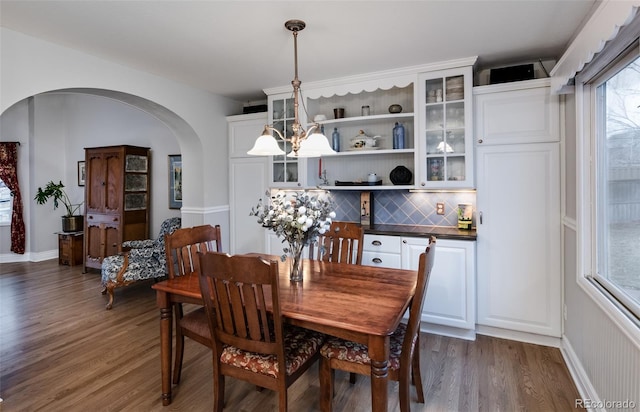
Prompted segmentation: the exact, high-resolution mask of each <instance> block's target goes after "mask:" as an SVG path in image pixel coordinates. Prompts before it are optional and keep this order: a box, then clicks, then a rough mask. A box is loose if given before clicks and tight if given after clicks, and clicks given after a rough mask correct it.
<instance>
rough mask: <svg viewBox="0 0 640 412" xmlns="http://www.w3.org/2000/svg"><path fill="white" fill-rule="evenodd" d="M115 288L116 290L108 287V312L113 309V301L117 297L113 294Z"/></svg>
mask: <svg viewBox="0 0 640 412" xmlns="http://www.w3.org/2000/svg"><path fill="white" fill-rule="evenodd" d="M114 288H115V287H114V286H107V287H106V290H107V294H108V295H109V302H107V310H110V309H111V308H112V307H113V299H114V297H115V294H114V292H113V289H114Z"/></svg>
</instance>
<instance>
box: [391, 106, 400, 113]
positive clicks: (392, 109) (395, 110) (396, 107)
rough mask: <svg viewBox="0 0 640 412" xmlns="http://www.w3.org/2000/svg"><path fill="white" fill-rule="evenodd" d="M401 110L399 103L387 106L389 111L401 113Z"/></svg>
mask: <svg viewBox="0 0 640 412" xmlns="http://www.w3.org/2000/svg"><path fill="white" fill-rule="evenodd" d="M401 112H402V106H400V105H399V104H392V105H391V106H389V113H401Z"/></svg>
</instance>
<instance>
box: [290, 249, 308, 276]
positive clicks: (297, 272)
mask: <svg viewBox="0 0 640 412" xmlns="http://www.w3.org/2000/svg"><path fill="white" fill-rule="evenodd" d="M303 249H304V245H303V244H299V245H298V244H293V245H290V247H289V259H290V263H291V271H290V272H289V280H291V281H292V282H302V279H303V276H302V275H303V273H302V250H303Z"/></svg>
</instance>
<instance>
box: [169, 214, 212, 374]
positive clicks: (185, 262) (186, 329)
mask: <svg viewBox="0 0 640 412" xmlns="http://www.w3.org/2000/svg"><path fill="white" fill-rule="evenodd" d="M164 245H165V255H166V258H167V268H168V277H169V279H173V278H175V277H177V276H198V272H199V271H200V260H199V259H198V255H197V253H198V252H207V251H217V252H222V241H221V232H220V226H219V225H216V226H211V225H202V226H194V227H188V228H183V229H178V230H176V231H175V232H173V233H171V234H168V235H166V236H165V240H164ZM196 281H197V280H196ZM173 307H174V312H175V318H176V356H175V365H174V369H173V383H174V384H178V383H179V382H180V375H181V373H182V359H183V357H184V337H185V336H187V337H189V338H191V339H193V340H194V341H196V342H199V343H201V344H203V345H206V346H211V345H212V343H211V334H210V333H209V325H208V323H207V316H206V315H205V312H204V307H200V308H197V309H195V310H192V311H191V312H188V313H187V314H185V313H184V310H183V307H182V303H180V302H178V303H175V304H174V306H173Z"/></svg>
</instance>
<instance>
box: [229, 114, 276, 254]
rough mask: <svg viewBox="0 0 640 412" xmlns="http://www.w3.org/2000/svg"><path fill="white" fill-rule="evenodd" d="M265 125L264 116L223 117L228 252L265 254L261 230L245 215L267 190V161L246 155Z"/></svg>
mask: <svg viewBox="0 0 640 412" xmlns="http://www.w3.org/2000/svg"><path fill="white" fill-rule="evenodd" d="M266 122H267V115H266V113H256V114H246V115H238V116H228V117H227V127H228V134H229V248H228V249H227V248H223V249H224V250H225V251H227V250H228V252H229V253H232V254H235V253H248V252H264V251H266V247H265V246H266V245H265V238H264V236H263V232H264V229H263V228H262V227H260V225H259V224H258V222H257V218H256V217H253V216H249V212H250V211H251V208H252V207H254V206H256V205H257V204H258V199H260V198H262V197H264V196H265V192H266V190H267V188H268V187H269V184H268V176H269V170H268V168H269V159H268V158H267V157H262V156H250V155H247V151H248V150H249V149H251V148H252V147H253V144H254V142H255V140H256V137H257V136H258V135H259V134H260V132H261V131H262V128H263V127H264V125H265V124H266Z"/></svg>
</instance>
